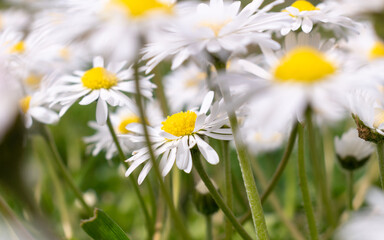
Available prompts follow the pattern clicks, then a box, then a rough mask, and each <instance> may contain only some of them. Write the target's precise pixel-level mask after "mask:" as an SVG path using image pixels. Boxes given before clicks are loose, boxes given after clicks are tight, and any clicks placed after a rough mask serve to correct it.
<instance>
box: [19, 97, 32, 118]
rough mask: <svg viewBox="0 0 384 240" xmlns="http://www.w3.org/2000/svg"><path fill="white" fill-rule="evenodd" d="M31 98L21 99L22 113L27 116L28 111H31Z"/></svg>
mask: <svg viewBox="0 0 384 240" xmlns="http://www.w3.org/2000/svg"><path fill="white" fill-rule="evenodd" d="M31 98H32V97H31V96H26V97H24V98H22V99H20V108H21V111H23V113H24V114H26V113H27V112H28V109H29V104H30V102H31Z"/></svg>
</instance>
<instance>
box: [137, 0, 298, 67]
mask: <svg viewBox="0 0 384 240" xmlns="http://www.w3.org/2000/svg"><path fill="white" fill-rule="evenodd" d="M281 2H282V1H280V0H278V1H274V2H272V3H270V4H268V5H267V6H265V7H264V8H262V9H259V7H260V5H261V4H262V3H263V0H254V1H252V2H251V3H249V4H248V5H247V6H245V7H244V8H243V9H242V10H240V5H241V2H240V1H235V2H232V1H230V3H229V2H228V3H227V2H224V1H223V0H211V1H210V2H209V4H206V3H200V4H199V5H198V6H197V8H196V9H195V10H192V11H191V12H190V13H186V14H184V15H183V16H180V17H179V18H178V19H177V21H173V22H171V23H170V25H169V26H167V27H165V28H164V29H165V30H164V31H163V32H159V34H161V35H160V36H159V38H158V39H156V41H155V42H152V43H150V44H148V45H147V47H146V48H144V50H143V52H144V53H145V55H144V57H143V59H145V60H149V61H148V62H147V72H150V71H151V70H152V69H153V68H154V67H155V66H156V65H157V64H159V63H160V62H161V61H162V60H164V59H165V58H167V57H172V58H173V61H172V69H176V68H177V67H179V66H180V65H181V64H182V63H183V62H184V61H185V60H186V59H188V58H190V57H196V58H197V59H199V58H200V59H201V58H202V59H205V61H206V60H207V58H208V56H207V54H208V53H220V52H221V53H224V54H225V53H227V54H230V53H233V52H238V51H245V50H246V47H247V45H249V44H251V43H254V44H259V45H263V46H264V47H268V48H273V49H277V48H279V44H278V43H277V42H275V41H273V40H272V39H271V36H270V33H269V32H268V31H270V30H280V29H281V28H282V27H283V26H287V25H288V24H290V21H291V19H290V17H289V16H288V14H287V13H268V11H269V10H270V9H271V8H272V7H273V6H275V5H277V4H280V3H281Z"/></svg>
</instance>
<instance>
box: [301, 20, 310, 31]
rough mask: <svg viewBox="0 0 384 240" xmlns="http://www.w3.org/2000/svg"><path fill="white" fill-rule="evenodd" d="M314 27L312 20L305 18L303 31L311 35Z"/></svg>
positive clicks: (302, 26)
mask: <svg viewBox="0 0 384 240" xmlns="http://www.w3.org/2000/svg"><path fill="white" fill-rule="evenodd" d="M312 27H313V23H312V21H311V19H309V18H307V17H306V18H304V19H303V23H302V25H301V29H303V32H305V33H309V32H310V31H312Z"/></svg>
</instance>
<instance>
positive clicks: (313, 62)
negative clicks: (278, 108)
mask: <svg viewBox="0 0 384 240" xmlns="http://www.w3.org/2000/svg"><path fill="white" fill-rule="evenodd" d="M335 71H336V67H335V66H334V65H333V64H332V63H331V62H330V61H328V60H327V59H326V57H325V56H324V55H323V54H322V53H321V52H319V51H318V50H316V49H313V48H310V47H300V48H296V49H293V50H291V51H290V52H288V53H287V54H286V55H285V56H284V57H283V58H282V59H281V60H280V63H279V64H278V65H277V67H276V68H275V70H274V73H273V75H274V77H275V80H276V81H278V82H288V81H292V82H299V83H314V82H317V81H321V80H323V79H325V78H326V77H327V76H328V75H331V74H333V73H334V72H335Z"/></svg>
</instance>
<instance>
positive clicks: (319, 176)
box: [306, 109, 336, 227]
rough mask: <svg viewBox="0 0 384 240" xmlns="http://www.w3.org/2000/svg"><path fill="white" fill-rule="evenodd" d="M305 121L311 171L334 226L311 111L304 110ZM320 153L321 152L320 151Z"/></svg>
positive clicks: (326, 212)
mask: <svg viewBox="0 0 384 240" xmlns="http://www.w3.org/2000/svg"><path fill="white" fill-rule="evenodd" d="M306 123H307V125H308V137H309V149H310V156H311V160H312V164H313V166H312V167H313V173H314V177H315V179H316V184H317V187H318V188H319V189H320V197H321V201H322V204H323V206H324V210H325V214H326V217H327V220H328V222H329V224H330V226H332V227H335V224H336V221H335V218H334V213H333V209H332V204H331V197H330V195H329V193H330V191H329V187H328V181H327V177H326V173H325V165H324V161H321V160H320V158H319V156H320V153H319V152H318V151H317V149H318V148H317V145H316V136H315V128H314V125H313V121H312V111H311V110H310V109H308V110H307V111H306ZM321 154H322V153H321Z"/></svg>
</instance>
